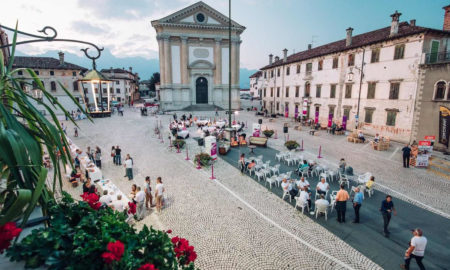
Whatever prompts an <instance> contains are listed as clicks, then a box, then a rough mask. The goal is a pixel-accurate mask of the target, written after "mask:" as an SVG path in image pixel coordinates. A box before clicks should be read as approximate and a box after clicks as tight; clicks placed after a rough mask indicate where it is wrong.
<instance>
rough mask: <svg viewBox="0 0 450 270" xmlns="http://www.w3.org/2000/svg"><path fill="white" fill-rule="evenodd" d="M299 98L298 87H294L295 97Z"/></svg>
mask: <svg viewBox="0 0 450 270" xmlns="http://www.w3.org/2000/svg"><path fill="white" fill-rule="evenodd" d="M299 96H300V86H296V87H295V97H299Z"/></svg>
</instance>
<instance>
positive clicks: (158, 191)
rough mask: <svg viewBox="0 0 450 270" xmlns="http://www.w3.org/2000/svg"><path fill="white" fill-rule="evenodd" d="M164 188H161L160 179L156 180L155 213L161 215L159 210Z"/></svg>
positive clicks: (161, 204)
mask: <svg viewBox="0 0 450 270" xmlns="http://www.w3.org/2000/svg"><path fill="white" fill-rule="evenodd" d="M165 191H166V190H165V188H164V186H163V183H162V180H161V177H158V178H156V187H155V197H156V211H158V212H159V213H161V208H162V206H163V195H164V192H165Z"/></svg>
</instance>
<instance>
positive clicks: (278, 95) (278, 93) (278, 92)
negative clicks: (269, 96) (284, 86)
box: [277, 87, 280, 110]
mask: <svg viewBox="0 0 450 270" xmlns="http://www.w3.org/2000/svg"><path fill="white" fill-rule="evenodd" d="M277 97H280V87H277ZM277 110H278V109H277Z"/></svg>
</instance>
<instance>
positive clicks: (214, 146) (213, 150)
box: [211, 142, 217, 160]
mask: <svg viewBox="0 0 450 270" xmlns="http://www.w3.org/2000/svg"><path fill="white" fill-rule="evenodd" d="M211 157H212V159H213V160H216V159H217V144H216V142H213V143H212V144H211Z"/></svg>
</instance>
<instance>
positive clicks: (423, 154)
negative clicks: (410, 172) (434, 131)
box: [416, 141, 433, 167]
mask: <svg viewBox="0 0 450 270" xmlns="http://www.w3.org/2000/svg"><path fill="white" fill-rule="evenodd" d="M418 150H419V152H418V154H417V160H416V167H428V160H429V158H430V156H431V151H432V150H433V146H431V141H419V145H418Z"/></svg>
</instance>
